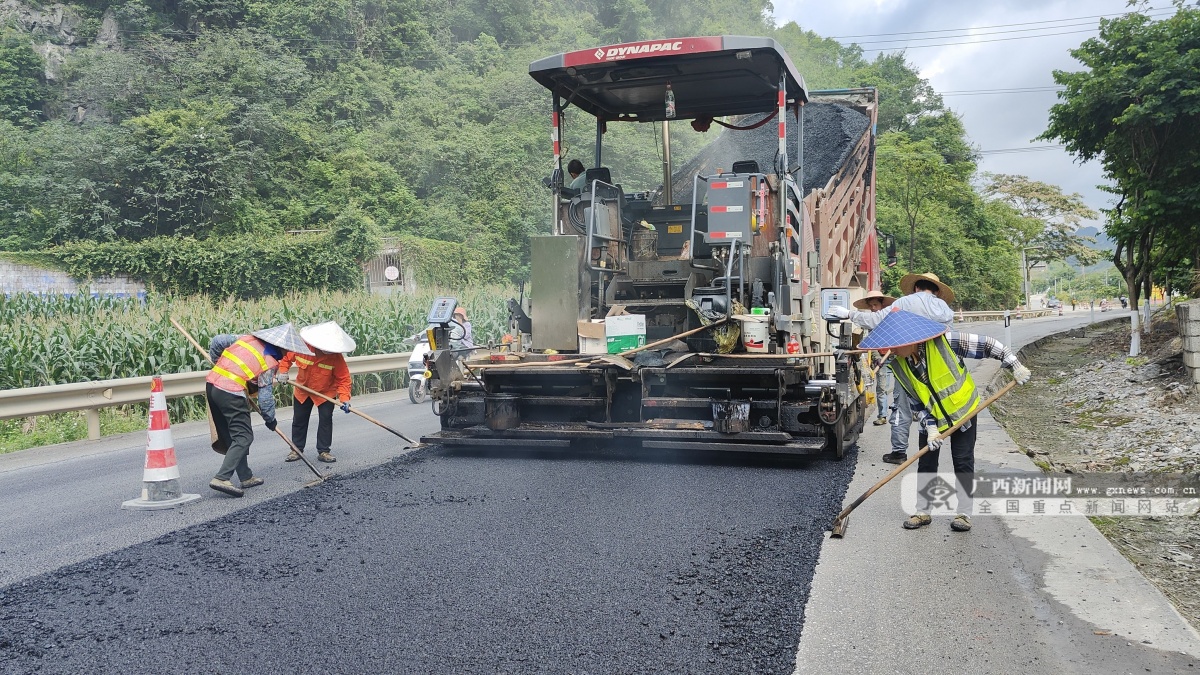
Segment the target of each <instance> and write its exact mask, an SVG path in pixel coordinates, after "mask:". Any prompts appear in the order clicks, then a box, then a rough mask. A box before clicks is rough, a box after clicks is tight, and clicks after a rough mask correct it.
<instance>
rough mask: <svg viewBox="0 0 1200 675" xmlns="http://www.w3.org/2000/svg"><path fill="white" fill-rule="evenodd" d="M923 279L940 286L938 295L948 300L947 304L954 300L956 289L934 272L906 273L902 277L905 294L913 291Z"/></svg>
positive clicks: (901, 284) (901, 287)
mask: <svg viewBox="0 0 1200 675" xmlns="http://www.w3.org/2000/svg"><path fill="white" fill-rule="evenodd" d="M922 279H924V280H925V281H928V282H931V283H933V284H936V285H937V287H938V297H939V298H941V299H942V300H944V301H946V303H947V304H949V303H951V302H954V289H953V288H950V287H949V286H947V285H946V284H944V283H942V280H941V279H939V278H938V275H936V274H934V273H933V272H926V273H924V274H906V275H904V277H903V278H902V279H900V290H902V291H904V294H905V295H908V294H910V293H912V292H913V288H914V287H915V286H916V285H917V282H918V281H920V280H922Z"/></svg>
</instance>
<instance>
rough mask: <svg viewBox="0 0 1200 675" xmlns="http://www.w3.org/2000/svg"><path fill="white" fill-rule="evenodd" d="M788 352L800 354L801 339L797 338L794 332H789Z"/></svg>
mask: <svg viewBox="0 0 1200 675" xmlns="http://www.w3.org/2000/svg"><path fill="white" fill-rule="evenodd" d="M787 353H789V354H799V353H800V341H799V340H797V339H796V336H795V335H794V334H792V333H788V341H787Z"/></svg>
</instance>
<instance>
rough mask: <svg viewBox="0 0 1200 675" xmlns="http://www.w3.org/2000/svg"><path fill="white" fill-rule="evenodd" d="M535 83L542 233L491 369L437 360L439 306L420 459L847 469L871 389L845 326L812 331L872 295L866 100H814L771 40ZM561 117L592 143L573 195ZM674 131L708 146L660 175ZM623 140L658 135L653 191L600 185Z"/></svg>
mask: <svg viewBox="0 0 1200 675" xmlns="http://www.w3.org/2000/svg"><path fill="white" fill-rule="evenodd" d="M529 73H530V75H531V76H532V77H533V79H534V80H536V81H537V82H538V83H540V84H541V85H543V86H544V87H545V88H546V89H547V90H548V92H549V95H550V102H551V106H550V108H551V110H550V113H551V114H550V123H551V140H552V148H551V149H552V152H553V160H552V164H551V169H550V172H549V173H550V175H549V176H547V177H546V178H545V179H544V181H543V182H544V183H545V184H546V186H547V187H548V188H549V191H548V197H547V207H548V213H549V215H550V227H549V230H550V234H547V235H539V236H534V237H533V238H532V240H531V242H530V244H531V272H530V279H529V286H530V288H529V295H528V297H522V299H521V300H519V301H517V300H510V301H509V309H510V312H511V313H512V331H513V335H514V336H515V339H514V340H513V343H512V345H510V346H508V347H507V348H506V350H504V351H491V352H486V353H480V352H475V355H474V356H470V357H465V356H464V355H463V353H462V352H459V351H456V350H454V349H450V348H445V347H446V345H447V336H448V334H449V331H450V330H452V328H453V327H452V320H450V319H449V317H450V312H452V310H453V303H454V302H455V301H454V299H453V298H441V299H439V300H438V302H435V306H434V309H433V310H432V311H431V313H430V317H429V319H430V323H431V325H432V326H434V329H433V330H431V338H432V340H431V342H432V343H433V344H434V345H435V348H434V350H433V351H432V352H431V354H430V355H429V357H427V362H428V364H429V375H430V377H429V390H430V394H431V396H432V398H433V399H434V403H433V405H434V410H435V412H436V413H437V414H438V415H439V417H440V420H441V430H440V431H439V432H438V433H436V434H433V435H431V436H429V437H426V438H424V439H423V441H424V442H429V443H440V444H444V445H452V446H462V445H466V446H481V447H487V446H518V447H522V448H546V447H553V448H567V449H570V448H591V447H596V446H604V445H616V446H619V447H621V448H623V449H625V450H629V451H633V452H637V451H639V450H683V451H732V452H750V453H770V454H785V455H813V454H822V453H824V454H828V455H829V456H832V457H836V458H841V457H842V456H843V455H844V453H845V451H846V449H847V448H849V447H851V446H852V445H853V444H854V443H855V441H856V440H857V438H858V435H859V434H860V433H861V431H862V428H863V423H864V418H865V408H866V405H867V402H866V399H865V395H864V378H865V373H864V369H863V366H862V364H861V360H860V358H859V357H858V355H856V354H854V353H852V351H851V353H847V351H850V350H851V348H852V347H853V344H854V339H855V338H854V335H853V329H852V327H851V326H850V325H849V324H841V323H837V322H835V321H827V320H826V319H824V318H823V317H824V316H825V315H826V312H827V308H828V306H829V305H830V304H843V305H845V304H849V303H851V302H853V301H854V300H855V299H857V298H859V297H862V296H863V295H865V293H866V292H867V291H870V290H878V289H879V287H880V267H879V240H878V235H877V233H876V230H875V175H874V167H875V156H874V152H875V123H876V113H877V103H878V96H877V93H876V91H875V90H874V89H872V88H861V89H841V90H836V91H810V90H808V89H807V87H806V86H805V83H804V79H803V77H802V76H801V75H800V73H798V72H797V71H796V68H795V66H794V65H793V63H792V61H791V59H790V58H789V57H788V56H787V54H786V53H785V52H784V50H783V49H782V48H781V46H780V45H779V44H778V43H777V42H776V41H775V40H773V39H770V38H758V37H739V36H718V37H693V38H681V39H669V40H650V41H643V42H636V43H629V44H620V45H610V46H605V47H600V48H596V49H585V50H580V51H574V52H568V53H563V54H558V55H555V56H550V57H548V58H544V59H540V60H538V61H535V62H534V63H532V64H531V65H530V67H529ZM568 110H571V115H572V116H573V117H581V116H586V117H585V119H588V118H591V119H594V122H595V139H596V140H595V146H594V148H595V149H594V155H593V157H591V160H592V168H589V169H587V170H586V172H585V180H584V182H583V183H584V184H583V187H582V189H576V190H573V189H571V188H570V187H568V182H569V177H568V176H567V175H566V174H565V173H564V161H565V159H566V158H565V157H564V156H563V154H562V147H561V141H562V136H561V131H562V130H561V128H560V123H561V122H562V120H563V119H564V117H565V114H566V112H567V111H568ZM685 122H688V123H690V126H691V129H693V130H695V131H707V130H709V129H715V128H717V127H719V128H720V131H719V132H717V133H714V135H715V136H716V138H715V139H714V140H713V141H712V142H711V143H710V144H708V145H707V146H706V147H704V148H703V149H701V150H700V151H699V152H698V153H697V154H696V155H695V156H693V157H691V158H689V159H688V160H687V161H686V162H683V163H682V164H681V165H680V166H678V167H675V166H674V165H673V162H672V154H671V153H672V125H679V124H681V123H685ZM616 125H643V128H644V126H645V125H648V126H649V127H651V128H652V129H653V131H654V135H653V139H654V140H653V141H651V142H652V143H654V145H651V146H649V147H650V148H653V149H654V150H655V152H656V153H657V154H656V159H655V161H661V162H662V167H663V173H662V180H661V184H659V185H628V184H627V182H626V181H624V180H623V179H622V170H623V169H622V167H621V166H619V165H610V164H606V162H605V160H606V159H607V156H606V154H605V152H604V147H605V146H604V140H605V135H606V134H607V133H609V130H610V129H612V128H613V127H614V126H616ZM676 129H677V130H678V127H676ZM710 133H711V132H710ZM531 178H532V179H535V180H536V177H531ZM653 182H657V181H656V180H655V181H653ZM439 303H440V304H439ZM438 326H441V327H442V328H443V330H441V331H440V333H439V332H438V329H437V327H438Z"/></svg>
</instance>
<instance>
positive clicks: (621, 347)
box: [608, 335, 646, 354]
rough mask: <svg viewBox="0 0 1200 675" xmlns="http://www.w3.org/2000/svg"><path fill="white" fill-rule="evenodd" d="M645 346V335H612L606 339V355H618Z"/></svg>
mask: <svg viewBox="0 0 1200 675" xmlns="http://www.w3.org/2000/svg"><path fill="white" fill-rule="evenodd" d="M644 346H646V336H645V335H613V336H611V337H609V338H608V353H609V354H620V353H621V352H627V351H629V350H630V349H637V348H638V347H644Z"/></svg>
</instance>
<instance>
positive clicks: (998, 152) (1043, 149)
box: [979, 145, 1066, 155]
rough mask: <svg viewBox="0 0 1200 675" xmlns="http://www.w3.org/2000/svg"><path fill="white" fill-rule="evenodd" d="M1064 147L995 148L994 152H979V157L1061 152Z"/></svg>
mask: <svg viewBox="0 0 1200 675" xmlns="http://www.w3.org/2000/svg"><path fill="white" fill-rule="evenodd" d="M1064 147H1066V146H1063V145H1031V146H1028V147H1025V148H997V149H995V150H980V151H979V154H981V155H1009V154H1017V153H1022V152H1046V151H1047V150H1061V149H1063V148H1064Z"/></svg>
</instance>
